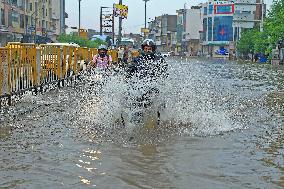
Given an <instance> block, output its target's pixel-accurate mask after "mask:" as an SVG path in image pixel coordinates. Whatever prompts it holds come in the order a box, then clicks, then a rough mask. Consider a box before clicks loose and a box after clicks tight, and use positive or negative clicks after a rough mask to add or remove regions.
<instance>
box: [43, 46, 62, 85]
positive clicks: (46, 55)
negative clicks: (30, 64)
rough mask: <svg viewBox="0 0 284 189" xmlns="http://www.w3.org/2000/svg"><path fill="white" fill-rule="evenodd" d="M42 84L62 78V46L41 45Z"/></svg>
mask: <svg viewBox="0 0 284 189" xmlns="http://www.w3.org/2000/svg"><path fill="white" fill-rule="evenodd" d="M39 49H40V65H41V71H40V80H41V84H43V83H48V82H52V81H56V80H58V79H61V78H62V66H61V47H60V46H52V45H40V46H39Z"/></svg>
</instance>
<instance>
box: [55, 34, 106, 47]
mask: <svg viewBox="0 0 284 189" xmlns="http://www.w3.org/2000/svg"><path fill="white" fill-rule="evenodd" d="M57 40H58V41H59V42H61V43H76V44H78V45H80V47H88V48H98V47H99V45H101V44H104V45H105V44H106V43H105V42H104V41H102V40H100V39H96V40H94V41H93V40H88V39H85V38H82V37H79V36H77V35H71V34H67V35H60V36H58V38H57Z"/></svg>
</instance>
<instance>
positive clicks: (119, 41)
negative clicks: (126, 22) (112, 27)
mask: <svg viewBox="0 0 284 189" xmlns="http://www.w3.org/2000/svg"><path fill="white" fill-rule="evenodd" d="M119 4H120V5H122V0H119ZM121 30H122V17H121V16H120V17H119V22H118V38H117V47H118V46H119V45H120V43H121Z"/></svg>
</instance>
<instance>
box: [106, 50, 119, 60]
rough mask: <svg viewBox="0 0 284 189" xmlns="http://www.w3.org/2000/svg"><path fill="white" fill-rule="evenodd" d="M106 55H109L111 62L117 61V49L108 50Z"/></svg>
mask: <svg viewBox="0 0 284 189" xmlns="http://www.w3.org/2000/svg"><path fill="white" fill-rule="evenodd" d="M108 55H110V56H111V58H112V61H113V62H118V53H117V50H115V49H112V50H109V51H108Z"/></svg>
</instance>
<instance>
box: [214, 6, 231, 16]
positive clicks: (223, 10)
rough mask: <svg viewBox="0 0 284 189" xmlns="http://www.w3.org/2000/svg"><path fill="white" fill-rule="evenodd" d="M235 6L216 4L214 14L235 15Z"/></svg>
mask: <svg viewBox="0 0 284 189" xmlns="http://www.w3.org/2000/svg"><path fill="white" fill-rule="evenodd" d="M234 12H235V6H234V4H215V5H214V14H234Z"/></svg>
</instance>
